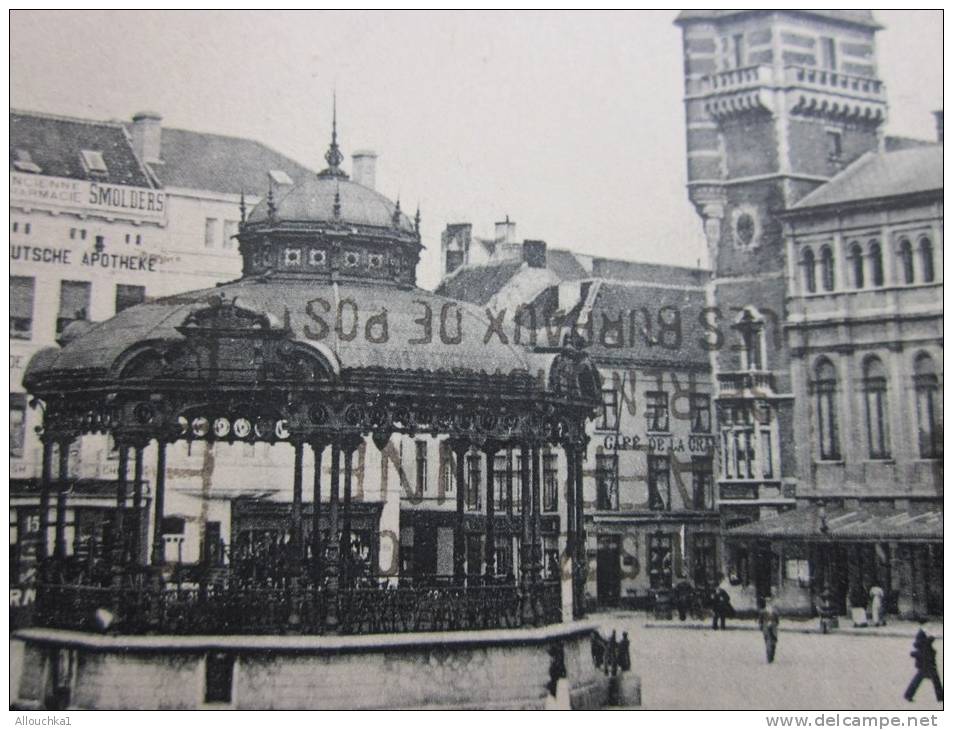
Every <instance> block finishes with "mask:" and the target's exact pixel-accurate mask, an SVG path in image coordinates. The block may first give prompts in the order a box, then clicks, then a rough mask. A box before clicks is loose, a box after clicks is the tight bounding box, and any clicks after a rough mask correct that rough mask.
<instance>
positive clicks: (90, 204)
mask: <svg viewBox="0 0 953 730" xmlns="http://www.w3.org/2000/svg"><path fill="white" fill-rule="evenodd" d="M10 202H11V204H13V205H17V204H20V205H24V206H29V207H31V208H47V207H49V208H54V209H63V208H67V209H75V210H77V211H81V212H83V213H86V214H89V213H91V212H101V213H103V214H104V215H107V216H108V217H110V218H129V219H131V220H136V221H148V222H151V223H158V224H160V225H164V224H165V220H166V198H165V193H164V192H162V191H161V190H152V189H150V188H137V187H133V186H131V185H115V184H113V183H105V182H96V181H93V180H73V179H71V178H65V177H50V176H47V175H32V174H25V173H17V172H11V173H10Z"/></svg>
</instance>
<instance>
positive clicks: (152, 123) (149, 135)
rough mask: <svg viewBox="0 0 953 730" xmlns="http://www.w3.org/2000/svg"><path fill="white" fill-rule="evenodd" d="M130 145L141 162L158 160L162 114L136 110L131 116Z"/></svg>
mask: <svg viewBox="0 0 953 730" xmlns="http://www.w3.org/2000/svg"><path fill="white" fill-rule="evenodd" d="M131 131H132V147H133V149H134V150H135V151H136V154H137V155H139V159H140V160H142V161H143V162H147V163H152V162H159V153H160V150H161V147H162V115H161V114H158V113H156V112H137V113H136V114H134V115H133V117H132V130H131Z"/></svg>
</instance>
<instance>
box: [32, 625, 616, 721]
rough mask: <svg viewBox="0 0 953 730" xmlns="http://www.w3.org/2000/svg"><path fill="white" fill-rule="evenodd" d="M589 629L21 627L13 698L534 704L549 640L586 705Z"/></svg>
mask: <svg viewBox="0 0 953 730" xmlns="http://www.w3.org/2000/svg"><path fill="white" fill-rule="evenodd" d="M594 630H595V626H594V624H591V623H589V622H584V621H576V622H572V623H563V624H554V625H551V626H545V627H540V628H527V629H501V630H490V631H465V632H464V631H460V632H440V633H437V632H435V633H419V634H375V635H364V636H157V635H150V636H123V635H112V634H91V633H84V632H77V631H63V630H56V629H25V630H22V631H19V632H17V634H16V637H15V638H16V639H18V640H20V641H22V642H23V645H24V657H23V659H24V661H23V671H22V674H21V676H20V678H19V682H18V683H17V688H16V696H15V697H14V705H15V706H17V707H21V708H29V707H36V708H40V707H56V706H59V707H67V708H70V709H96V710H107V709H108V710H166V709H168V710H173V709H174V710H192V709H201V708H232V709H239V710H241V709H247V710H284V709H289V710H290V709H294V710H319V709H384V708H387V709H396V708H404V709H411V708H427V709H436V708H448V709H497V708H500V709H502V708H506V709H520V708H522V709H543V708H545V707H546V705H547V696H548V690H547V687H546V685H547V683H548V682H549V681H550V667H551V662H552V659H551V655H550V651H551V649H552V648H553V647H554V646H561V647H562V651H563V657H564V660H565V668H566V678H567V682H568V685H569V697H570V702H571V704H572V707H573V708H574V709H583V708H593V707H600V706H604V705H605V704H606V702H607V699H608V677H605V676H604V675H603V673H602V672H601V671H600V670H599V669H598V668H597V667H596V666H595V665H594V663H593V660H592V649H591V636H592V633H593V631H594ZM210 657H213V658H214V659H211V660H210ZM209 661H213V662H217V663H218V666H219V667H226V670H225V672H224V678H223V672H222V671H221V670H219V671H218V672H215V671H214V670H212V671H209V667H208V662H209ZM228 667H230V668H231V670H230V671H231V673H230V678H229V676H228V670H227V668H228ZM209 682H214V683H215V685H216V687H215V689H213V690H212V695H213V696H216V695H217V699H215V701H209V695H208V694H207V693H208V691H209ZM225 698H227V699H225ZM550 704H551V703H550Z"/></svg>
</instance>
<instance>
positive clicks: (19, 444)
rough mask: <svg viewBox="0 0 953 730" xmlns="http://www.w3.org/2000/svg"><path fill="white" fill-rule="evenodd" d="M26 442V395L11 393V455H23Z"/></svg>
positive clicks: (18, 456) (13, 456)
mask: <svg viewBox="0 0 953 730" xmlns="http://www.w3.org/2000/svg"><path fill="white" fill-rule="evenodd" d="M25 444H26V395H25V394H24V393H10V456H11V457H12V458H14V459H20V458H22V457H23V450H24V446H25Z"/></svg>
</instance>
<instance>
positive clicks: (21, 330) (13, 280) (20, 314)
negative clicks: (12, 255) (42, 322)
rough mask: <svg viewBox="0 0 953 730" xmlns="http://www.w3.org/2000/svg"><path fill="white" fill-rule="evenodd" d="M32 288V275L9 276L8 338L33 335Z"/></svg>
mask: <svg viewBox="0 0 953 730" xmlns="http://www.w3.org/2000/svg"><path fill="white" fill-rule="evenodd" d="M33 289H34V279H33V277H32V276H11V277H10V339H14V340H29V339H30V338H31V337H32V336H33Z"/></svg>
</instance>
